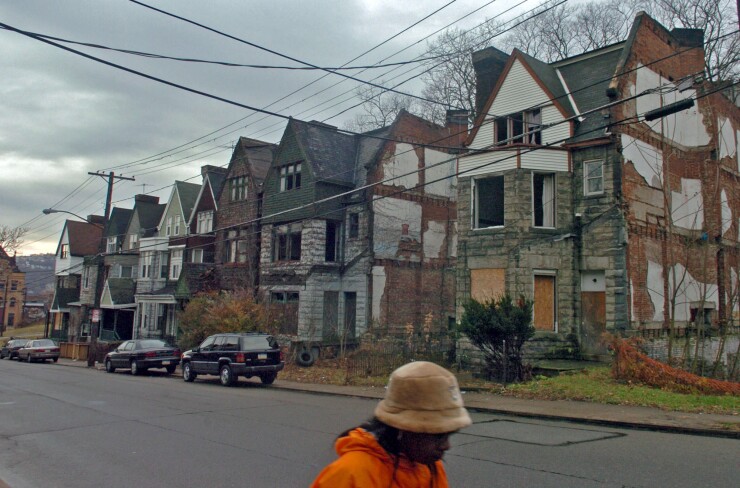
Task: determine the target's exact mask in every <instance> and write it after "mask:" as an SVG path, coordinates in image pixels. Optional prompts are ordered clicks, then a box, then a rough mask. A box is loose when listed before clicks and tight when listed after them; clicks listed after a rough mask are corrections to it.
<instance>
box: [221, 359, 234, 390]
mask: <svg viewBox="0 0 740 488" xmlns="http://www.w3.org/2000/svg"><path fill="white" fill-rule="evenodd" d="M218 376H219V378H220V379H221V384H222V385H224V386H234V383H236V376H235V375H234V373H233V371H231V366H229V365H228V364H224V365H223V366H221V369H220V370H219V373H218Z"/></svg>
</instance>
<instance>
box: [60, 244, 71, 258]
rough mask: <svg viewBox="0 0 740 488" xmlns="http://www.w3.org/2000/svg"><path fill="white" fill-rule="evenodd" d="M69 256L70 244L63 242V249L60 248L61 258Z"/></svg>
mask: <svg viewBox="0 0 740 488" xmlns="http://www.w3.org/2000/svg"><path fill="white" fill-rule="evenodd" d="M67 256H69V246H68V245H67V244H62V246H61V249H60V250H59V257H60V258H61V259H66V258H67Z"/></svg>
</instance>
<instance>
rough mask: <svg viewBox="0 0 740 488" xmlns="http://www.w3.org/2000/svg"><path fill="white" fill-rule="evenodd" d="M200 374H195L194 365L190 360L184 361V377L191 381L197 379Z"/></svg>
mask: <svg viewBox="0 0 740 488" xmlns="http://www.w3.org/2000/svg"><path fill="white" fill-rule="evenodd" d="M196 376H198V375H197V374H195V371H193V367H192V366H191V365H190V361H188V362H186V363H183V365H182V379H184V380H185V381H187V382H188V383H190V382H191V381H195V377H196Z"/></svg>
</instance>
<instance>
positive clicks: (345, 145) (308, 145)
mask: <svg viewBox="0 0 740 488" xmlns="http://www.w3.org/2000/svg"><path fill="white" fill-rule="evenodd" d="M288 130H292V131H293V133H294V134H295V137H296V141H297V142H298V145H299V146H300V147H301V149H302V151H303V154H304V156H305V157H306V162H307V163H308V164H309V165H310V166H311V171H312V172H313V175H314V177H315V178H316V179H317V180H324V181H329V182H333V183H339V184H343V185H353V184H354V166H355V151H356V146H355V136H353V135H349V134H344V133H341V132H338V131H337V128H336V127H334V126H331V125H327V124H322V123H321V122H316V121H312V122H303V121H300V120H296V119H290V122H288V127H287V128H286V132H287V131H288Z"/></svg>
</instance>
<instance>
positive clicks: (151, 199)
mask: <svg viewBox="0 0 740 488" xmlns="http://www.w3.org/2000/svg"><path fill="white" fill-rule="evenodd" d="M134 202H144V203H159V197H155V196H154V195H144V194H139V195H136V196H135V197H134Z"/></svg>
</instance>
